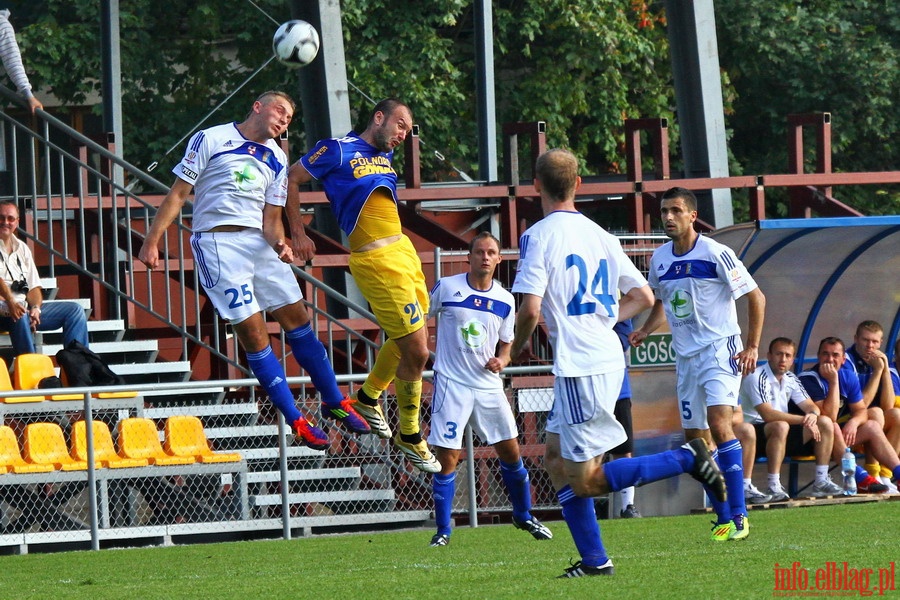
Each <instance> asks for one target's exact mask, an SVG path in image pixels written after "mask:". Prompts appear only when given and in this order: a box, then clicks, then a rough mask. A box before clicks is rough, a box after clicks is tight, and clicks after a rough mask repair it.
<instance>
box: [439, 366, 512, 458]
mask: <svg viewBox="0 0 900 600" xmlns="http://www.w3.org/2000/svg"><path fill="white" fill-rule="evenodd" d="M467 424H468V425H471V426H472V431H474V432H475V434H476V435H477V436H478V439H479V440H481V441H482V442H483V443H485V444H491V445H493V444H496V443H497V442H502V441H504V440H511V439H514V438H516V437H518V436H519V430H518V429H516V420H515V417H513V412H512V408H510V406H509V400H507V398H506V393H505V392H504V391H503V390H502V389H499V390H477V389H473V388H471V387H470V386H467V385H464V384H462V383H459V382H457V381H453V380H452V379H449V378H447V377H444V376H442V375H441V374H439V373H435V374H434V394H433V396H432V398H431V429H430V431H429V433H428V443H429V444H431V445H432V446H439V447H441V448H450V449H451V450H460V449H461V448H462V444H463V431H464V430H465V428H466V425H467Z"/></svg>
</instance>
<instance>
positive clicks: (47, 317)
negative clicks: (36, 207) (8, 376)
mask: <svg viewBox="0 0 900 600" xmlns="http://www.w3.org/2000/svg"><path fill="white" fill-rule="evenodd" d="M18 225H19V207H18V206H16V204H15V203H14V202H10V201H8V200H5V201H2V202H0V260H2V261H3V266H2V267H0V268H2V270H3V273H2V277H0V330H3V331H8V332H9V337H10V340H11V341H12V345H13V350H14V352H15V354H16V356H18V355H19V354H26V353H33V352H34V335H33V333H32V332H33V331H53V330H54V329H59V328H60V327H62V330H63V345H67V344H68V343H69V342H70V341H72V340H78V341H79V342H81V343H82V344H84V345H85V346H87V345H88V331H87V320H86V319H85V317H84V309H83V308H82V307H81V305H79V304H78V303H76V302H51V303H49V304H46V305H43V301H44V293H43V290H42V289H41V280H40V276H39V275H38V271H37V267H36V266H35V264H34V257H33V256H32V255H31V249H30V248H28V245H27V244H24V243H22V242H21V241H20V240H19V239H18V238H17V237H16V235H15V232H16V227H18Z"/></svg>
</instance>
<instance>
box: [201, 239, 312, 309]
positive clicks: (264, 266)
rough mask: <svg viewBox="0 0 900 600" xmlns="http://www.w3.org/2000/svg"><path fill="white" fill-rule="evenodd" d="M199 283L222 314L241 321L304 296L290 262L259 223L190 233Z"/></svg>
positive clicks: (291, 302)
mask: <svg viewBox="0 0 900 600" xmlns="http://www.w3.org/2000/svg"><path fill="white" fill-rule="evenodd" d="M191 249H192V250H193V252H194V261H195V262H196V266H197V270H198V274H199V278H200V285H202V286H203V289H204V290H206V295H207V296H209V299H210V300H211V301H212V303H213V306H215V307H216V310H217V311H218V312H219V315H221V317H222V318H223V319H228V320H229V321H231V322H232V323H240V322H241V321H244V320H245V319H247V318H249V317H251V316H252V315H254V314H256V313H258V312H260V311H263V310H275V309H278V308H281V307H282V306H287V305H288V304H294V303H295V302H299V301H300V300H301V299H302V298H303V293H302V292H301V291H300V285H299V284H298V283H297V278H296V276H295V275H294V274H293V273H292V272H291V267H290V265H288V264H286V263H283V262H281V260H279V258H278V255H277V254H275V251H274V250H273V249H272V247H271V246H269V244H268V243H267V242H266V240H265V238H264V237H263V234H262V231H260V230H258V229H245V230H243V231H234V232H215V233H209V232H204V233H194V234H193V235H191Z"/></svg>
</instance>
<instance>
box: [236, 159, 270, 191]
mask: <svg viewBox="0 0 900 600" xmlns="http://www.w3.org/2000/svg"><path fill="white" fill-rule="evenodd" d="M232 173H233V174H234V184H235V185H236V186H237V187H238V189H239V190H241V191H242V192H249V191H253V190H256V189H259V187H260V186H261V185H262V184H263V176H262V173H260V172H259V170H257V168H256V167H255V165H253V164H252V163H249V162H248V163H246V164H244V168H243V169H241V170H240V171H233V172H232Z"/></svg>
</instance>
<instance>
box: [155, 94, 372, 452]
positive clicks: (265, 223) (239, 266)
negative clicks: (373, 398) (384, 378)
mask: <svg viewBox="0 0 900 600" xmlns="http://www.w3.org/2000/svg"><path fill="white" fill-rule="evenodd" d="M294 107H295V104H294V101H293V100H292V99H291V97H290V96H288V95H287V94H285V93H283V92H278V91H268V92H264V93H263V94H260V96H259V97H258V98H257V99H256V101H255V102H254V103H253V106H252V108H251V109H250V113H249V114H248V115H247V118H246V119H244V121H243V122H241V123H225V124H222V125H216V126H214V127H210V128H209V129H204V130H202V131H199V132H197V133H195V134H194V135H193V136H192V137H191V139H190V141H189V142H188V146H187V149H186V151H185V154H184V157H183V158H182V159H181V162H180V163H179V164H177V165H176V166H175V168H174V169H172V172H173V173H174V174H175V176H176V178H175V183H173V184H172V188H171V189H170V190H169V193H168V194H167V195H166V197H165V199H164V200H163V203H162V205H161V206H160V207H159V210H158V211H157V213H156V217H155V218H154V220H153V225H152V226H151V227H150V231H149V232H147V237H146V238H145V239H144V244H143V246H142V247H141V250H140V253H139V255H138V256H139V258H140V260H141V261H142V262H143V263H144V264H145V265H147V267H148V268H149V269H150V270H153V269H155V268H156V267H158V266H159V263H160V256H159V243H160V240H161V239H162V237H163V235H164V234H165V232H166V229H167V228H168V227H169V225H171V223H172V221H174V220H175V218H176V217H177V216H178V215H179V214H180V212H181V208H182V206H184V203H185V202H186V201H187V199H188V196H189V195H190V193H191V189H193V190H194V206H193V221H192V228H193V234H192V235H191V250H193V253H194V261H195V263H196V265H197V269H198V271H199V279H200V284H201V285H202V286H203V289H204V291H205V292H206V294H207V296H209V299H210V300H211V301H212V303H213V305H214V306H215V307H216V310H217V311H218V313H219V314H220V315H221V316H222V318H224V319H228V320H229V321H230V322H231V325H232V327H234V331H235V333H236V334H237V338H238V341H239V342H240V344H241V347H242V348H243V349H244V351H245V352H246V355H247V363H248V364H249V366H250V369H251V371H253V374H254V375H255V376H256V378H257V379H258V380H259V383H260V385H261V386H262V387H263V388H264V389H265V390H266V392H267V394H268V395H269V398H270V400H271V401H272V403H273V404H274V405H275V406H276V407H277V408H278V410H279V411H281V413H282V414H283V415H284V418H285V420H286V421H287V423H288V425H290V426H291V428H292V429H293V431H294V433H295V435H296V438H297V439H298V440H299V441H300V442H301V443H302V444H304V445H306V446H308V447H310V448H313V449H315V450H324V449H325V448H327V447H328V444H329V442H328V435H327V434H326V433H325V432H324V431H322V430H321V429H319V428H318V427H316V426H315V424H314V423H313V422H311V421H310V420H308V419H307V418H306V417H304V416H303V415H302V414H301V413H300V411H299V410H298V409H297V407H296V405H295V401H294V395H293V393H292V392H291V390H290V388H289V387H288V384H287V381H286V377H285V372H284V367H282V366H281V363H280V362H279V361H278V357H277V356H276V355H275V353H274V351H273V350H272V345H271V343H270V341H269V332H268V330H267V328H266V322H265V318H264V316H263V311H265V312H268V313H269V314H270V315H271V316H272V317H273V318H274V319H275V320H276V321H278V323H279V325H281V327H282V328H283V329H284V332H285V337H286V339H287V342H288V344H289V345H290V347H291V351H292V352H293V355H294V358H295V359H296V360H297V363H298V364H299V365H300V366H301V367H302V368H303V369H304V370H305V371H306V372H307V373H308V374H309V376H310V379H312V383H313V385H314V386H315V388H316V390H317V391H318V392H319V394H320V395H321V396H322V413H323V414H324V415H325V416H327V417H329V418H331V419H334V420H336V421H338V422H340V423H341V424H342V425H343V426H344V427H345V428H346V429H348V430H349V431H352V432H354V433H369V432H370V429H369V426H368V424H367V423H366V422H365V421H364V420H363V419H362V417H360V416H359V414H357V413H356V411H355V410H354V409H353V406H352V404H353V402H352V401H351V400H350V399H349V398H347V397H344V396H343V394H341V392H340V389H339V388H338V386H337V382H336V381H335V378H334V370H333V368H332V366H331V363H330V362H329V359H328V353H327V352H326V351H325V347H324V346H323V345H322V342H320V341H319V339H318V337H316V333H315V332H314V331H313V330H312V325H311V323H310V320H309V314H308V313H307V311H306V306H305V305H304V304H303V294H302V292H301V291H300V286H299V284H298V283H297V278H296V276H295V275H294V274H293V273H292V272H291V268H290V266H289V265H290V263H292V262H293V260H294V254H293V251H292V250H291V246H289V245H288V243H287V242H286V241H285V236H284V225H283V222H282V211H283V207H284V205H285V202H286V200H287V156H285V153H284V151H283V150H282V149H281V147H280V146H279V145H278V143H277V142H276V141H275V138H277V137H278V136H280V135H281V134H282V133H284V132H285V131H286V130H287V128H288V125H289V124H290V122H291V119H292V117H293V116H294ZM294 241H295V243H296V242H297V240H294ZM306 241H307V242H308V244H307V245H306V246H305V248H306V249H305V250H304V252H303V254H302V255H301V256H298V258H299V259H300V260H303V261H307V260H311V259H312V257H313V255H314V253H315V246H314V245H313V244H312V242H311V241H309V239H308V238H307V240H306Z"/></svg>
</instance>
